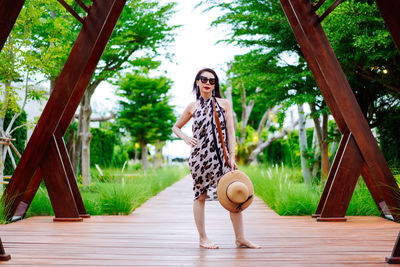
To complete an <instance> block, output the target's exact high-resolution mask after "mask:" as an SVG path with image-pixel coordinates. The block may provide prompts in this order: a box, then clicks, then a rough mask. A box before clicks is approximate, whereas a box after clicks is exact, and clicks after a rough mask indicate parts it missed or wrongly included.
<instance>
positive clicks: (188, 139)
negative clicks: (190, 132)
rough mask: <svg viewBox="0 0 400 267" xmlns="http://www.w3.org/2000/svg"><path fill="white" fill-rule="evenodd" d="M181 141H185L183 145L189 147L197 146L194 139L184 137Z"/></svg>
mask: <svg viewBox="0 0 400 267" xmlns="http://www.w3.org/2000/svg"><path fill="white" fill-rule="evenodd" d="M183 141H185V143H186V144H188V145H189V146H195V145H196V144H197V139H196V138H194V137H189V136H186V137H185V139H183Z"/></svg>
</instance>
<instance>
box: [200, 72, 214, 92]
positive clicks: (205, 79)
mask: <svg viewBox="0 0 400 267" xmlns="http://www.w3.org/2000/svg"><path fill="white" fill-rule="evenodd" d="M215 82H216V80H215V77H214V75H213V74H212V73H211V72H207V71H205V72H202V73H201V75H200V78H199V79H198V80H197V81H196V83H197V86H198V87H199V90H200V94H201V95H211V94H212V91H213V90H214V87H215Z"/></svg>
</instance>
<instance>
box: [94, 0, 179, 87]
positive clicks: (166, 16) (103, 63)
mask: <svg viewBox="0 0 400 267" xmlns="http://www.w3.org/2000/svg"><path fill="white" fill-rule="evenodd" d="M175 6H176V3H175V2H168V3H166V4H162V3H161V2H160V1H155V0H128V1H127V3H126V5H125V7H124V9H123V11H122V13H121V16H120V17H119V19H118V22H117V25H116V26H115V30H114V31H113V33H112V35H111V38H110V41H109V42H108V44H107V47H106V49H105V51H104V53H103V55H102V57H101V60H100V63H99V66H98V67H97V69H96V71H95V73H94V77H93V79H92V83H91V85H96V84H97V85H98V84H99V83H100V82H101V81H104V80H110V79H112V78H116V77H117V76H118V75H119V74H120V73H121V70H124V69H127V68H132V67H133V68H135V70H137V71H142V72H147V71H148V70H150V69H155V68H157V67H158V66H159V65H160V62H158V61H156V60H155V59H154V58H155V57H156V56H158V55H160V54H162V52H161V49H162V48H167V47H168V45H169V44H171V43H172V42H173V41H174V37H175V33H173V31H174V30H175V29H176V28H178V27H179V26H176V25H171V23H169V22H170V19H171V18H172V16H173V14H175V12H176V11H175V10H174V8H175ZM139 51H142V54H141V55H136V54H137V52H139ZM165 57H167V58H168V57H169V55H168V52H165Z"/></svg>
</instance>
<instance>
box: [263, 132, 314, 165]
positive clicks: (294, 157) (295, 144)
mask: <svg viewBox="0 0 400 267" xmlns="http://www.w3.org/2000/svg"><path fill="white" fill-rule="evenodd" d="M313 131H314V130H313V128H307V129H306V134H307V143H308V147H311V146H312V139H313V133H314V132H313ZM311 154H313V153H311ZM262 156H263V160H261V161H263V162H264V163H267V165H275V164H284V165H285V166H290V167H300V166H301V165H300V146H299V131H298V130H294V131H292V132H290V133H289V134H288V135H287V136H286V137H285V138H282V139H278V140H275V141H274V142H272V143H271V145H269V146H268V147H267V148H266V149H265V150H264V153H263V155H262Z"/></svg>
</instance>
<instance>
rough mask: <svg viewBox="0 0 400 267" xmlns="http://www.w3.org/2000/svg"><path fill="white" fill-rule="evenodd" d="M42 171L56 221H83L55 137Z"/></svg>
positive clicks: (41, 166)
mask: <svg viewBox="0 0 400 267" xmlns="http://www.w3.org/2000/svg"><path fill="white" fill-rule="evenodd" d="M40 169H41V170H42V173H43V176H44V183H45V185H46V188H47V192H48V194H49V198H50V202H51V205H52V206H53V210H54V215H55V219H54V220H55V221H57V220H59V221H82V218H81V217H80V216H79V212H78V208H77V207H76V201H75V199H74V195H73V193H72V190H71V186H70V184H69V181H68V179H67V174H66V171H65V167H64V164H63V160H62V157H61V154H60V150H59V148H58V145H57V140H56V137H55V136H54V135H53V136H52V139H51V143H50V145H49V148H48V153H47V154H46V156H45V158H44V159H43V160H42V161H41V163H40Z"/></svg>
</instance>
